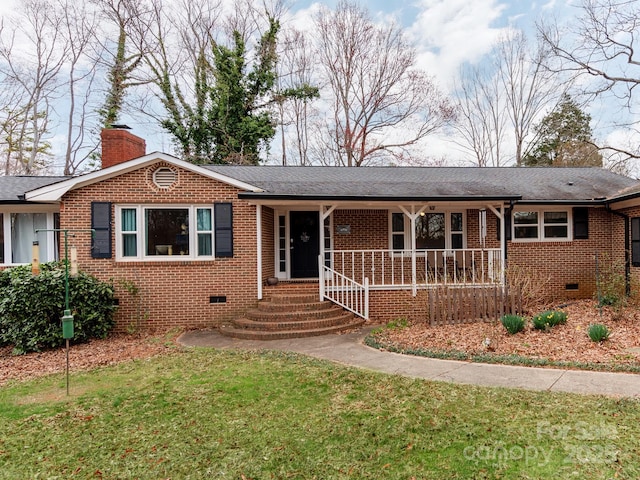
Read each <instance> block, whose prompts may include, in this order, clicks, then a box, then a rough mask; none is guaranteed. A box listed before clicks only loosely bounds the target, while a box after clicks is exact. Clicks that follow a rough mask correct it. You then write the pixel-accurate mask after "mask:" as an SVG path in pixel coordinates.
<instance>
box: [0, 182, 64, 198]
mask: <svg viewBox="0 0 640 480" xmlns="http://www.w3.org/2000/svg"><path fill="white" fill-rule="evenodd" d="M68 178H70V177H28V176H17V177H0V202H2V203H19V202H22V201H23V199H22V196H23V195H24V193H25V192H28V191H29V190H34V189H36V188H40V187H44V186H46V185H51V184H53V183H57V182H61V181H63V180H67V179H68Z"/></svg>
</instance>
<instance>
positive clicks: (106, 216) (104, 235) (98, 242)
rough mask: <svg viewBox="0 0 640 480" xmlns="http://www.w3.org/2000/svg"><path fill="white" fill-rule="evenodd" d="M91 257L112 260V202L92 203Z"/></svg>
mask: <svg viewBox="0 0 640 480" xmlns="http://www.w3.org/2000/svg"><path fill="white" fill-rule="evenodd" d="M91 228H92V229H93V230H94V233H93V235H91V257H92V258H111V202H91Z"/></svg>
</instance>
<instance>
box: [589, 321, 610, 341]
mask: <svg viewBox="0 0 640 480" xmlns="http://www.w3.org/2000/svg"><path fill="white" fill-rule="evenodd" d="M587 333H588V334H589V338H590V339H591V341H593V342H604V341H605V340H606V339H607V338H609V335H610V334H611V333H610V332H609V329H608V328H607V326H606V325H602V324H601V323H594V324H593V325H589V330H588V331H587Z"/></svg>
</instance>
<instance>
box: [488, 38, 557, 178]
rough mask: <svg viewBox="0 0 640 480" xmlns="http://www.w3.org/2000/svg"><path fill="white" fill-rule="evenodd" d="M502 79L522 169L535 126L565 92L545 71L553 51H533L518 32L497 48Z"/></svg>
mask: <svg viewBox="0 0 640 480" xmlns="http://www.w3.org/2000/svg"><path fill="white" fill-rule="evenodd" d="M497 53H498V62H499V70H498V71H499V77H500V80H501V82H502V85H503V87H504V92H505V94H506V101H507V105H508V112H509V116H510V118H511V125H512V127H513V135H514V139H515V163H516V165H517V166H521V165H522V159H523V158H524V156H525V154H526V151H525V149H526V145H527V138H528V137H529V136H530V134H531V132H532V129H533V124H534V122H535V121H536V119H538V118H539V116H540V114H541V113H543V112H544V110H545V109H546V108H548V107H549V105H554V104H555V103H556V102H557V100H558V98H560V97H561V95H562V94H563V93H564V92H565V91H566V88H567V85H566V82H563V81H562V79H561V76H560V75H558V74H554V73H553V72H551V71H549V70H548V69H546V68H545V64H546V65H549V58H550V50H549V49H547V48H545V45H544V44H543V43H537V44H536V45H534V46H533V48H531V47H530V45H529V42H528V41H527V38H526V36H525V35H524V34H523V33H522V32H520V31H516V32H514V33H512V34H511V35H510V36H508V37H506V38H504V39H503V40H502V41H501V42H500V43H499V45H498V48H497Z"/></svg>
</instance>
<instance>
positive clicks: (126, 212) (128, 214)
mask: <svg viewBox="0 0 640 480" xmlns="http://www.w3.org/2000/svg"><path fill="white" fill-rule="evenodd" d="M122 231H123V232H135V231H136V209H135V208H123V209H122Z"/></svg>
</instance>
